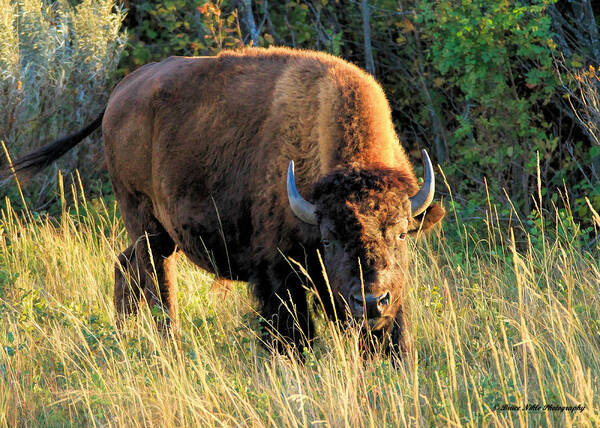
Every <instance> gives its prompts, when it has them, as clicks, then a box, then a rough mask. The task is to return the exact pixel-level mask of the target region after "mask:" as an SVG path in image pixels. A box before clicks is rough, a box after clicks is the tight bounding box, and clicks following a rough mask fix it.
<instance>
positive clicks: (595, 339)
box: [0, 189, 600, 427]
mask: <svg viewBox="0 0 600 428" xmlns="http://www.w3.org/2000/svg"><path fill="white" fill-rule="evenodd" d="M73 191H74V192H75V189H74V190H73ZM80 193H81V192H80ZM551 211H552V210H550V212H551ZM546 212H547V211H546ZM1 216H2V220H1V222H0V299H1V300H0V343H1V346H0V425H2V426H10V427H14V426H64V425H72V426H127V427H129V426H131V427H138V426H139V427H142V426H143V427H156V426H166V427H170V426H335V427H337V426H368V427H380V426H473V427H478V426H529V425H530V426H567V427H568V426H577V427H580V426H589V427H594V426H600V414H599V411H598V396H599V392H600V391H599V384H598V382H599V376H600V304H599V298H600V297H599V296H600V261H599V259H598V257H597V256H598V254H597V253H594V252H593V251H594V250H585V249H584V248H585V244H586V243H585V242H581V238H582V235H581V232H579V231H578V229H577V226H576V225H574V224H573V223H572V222H570V221H569V220H567V219H568V215H567V216H566V217H564V216H561V215H557V217H556V219H555V222H554V227H555V229H554V230H544V231H543V232H544V233H543V234H537V235H536V234H528V235H527V234H525V235H523V234H522V235H521V238H520V240H516V239H515V234H514V233H513V232H512V229H508V228H507V227H505V226H503V225H501V224H500V221H499V219H498V218H497V216H496V210H495V209H494V207H493V206H492V205H491V204H490V206H489V208H488V215H487V216H486V217H485V218H484V219H482V220H481V221H480V223H481V224H480V226H482V227H481V228H480V230H483V232H482V233H477V232H476V230H477V228H473V227H472V226H474V225H475V222H476V220H471V221H470V222H468V223H467V222H462V221H461V220H460V217H459V216H458V215H457V217H456V219H455V220H453V219H452V218H451V219H449V220H448V222H447V223H446V226H445V228H446V230H447V233H443V232H441V231H440V232H439V233H437V234H434V236H431V237H430V238H429V239H427V240H422V241H421V242H419V243H417V244H416V245H414V248H413V252H414V263H413V266H412V272H413V276H412V277H413V286H412V288H411V289H410V291H409V293H408V302H409V304H408V306H409V307H410V309H411V318H412V320H413V322H412V327H411V330H412V333H413V335H414V336H415V359H414V362H412V363H410V364H405V365H404V366H401V367H399V368H397V369H395V368H393V367H392V366H391V365H390V363H389V362H388V361H386V360H385V359H381V358H379V357H375V358H372V359H369V360H366V361H365V360H364V359H363V358H362V357H361V355H360V353H359V350H358V348H359V347H358V343H357V339H356V335H354V334H353V332H352V331H350V332H341V333H340V332H338V331H337V330H336V329H335V328H334V327H333V326H332V325H331V324H330V323H328V322H326V321H325V320H323V319H320V320H319V333H320V337H319V340H318V341H317V343H316V345H315V348H314V350H313V351H312V352H309V353H307V355H306V363H305V364H304V365H301V364H299V363H297V362H296V361H294V360H291V359H289V358H287V357H285V356H281V355H271V354H269V353H267V352H265V350H264V349H263V348H262V347H261V346H260V344H259V339H258V337H259V331H258V330H259V327H258V323H257V322H256V316H255V310H254V306H253V303H252V299H251V298H250V297H249V295H248V292H247V290H246V287H245V286H244V284H239V283H238V284H236V285H235V287H233V288H232V289H231V290H225V289H218V288H217V289H214V288H215V287H213V286H212V279H211V277H210V276H209V275H208V274H206V273H204V272H201V271H199V270H197V269H195V268H194V267H193V266H191V265H190V264H189V263H188V262H187V261H185V260H182V262H181V263H180V268H179V287H180V291H179V301H180V306H181V318H182V320H181V331H182V338H181V346H177V345H176V344H174V342H173V341H172V340H164V339H162V338H161V337H160V336H159V335H158V334H157V333H156V331H155V329H154V326H153V322H152V320H151V316H150V313H149V310H147V309H145V310H144V311H143V312H142V314H141V315H140V316H139V317H138V318H136V319H133V320H131V321H130V322H129V323H128V324H127V325H126V326H125V329H124V330H123V332H122V334H121V333H118V332H117V331H115V327H114V323H113V315H114V309H113V306H112V298H111V293H112V281H113V278H112V272H113V263H114V261H115V259H116V255H117V254H118V253H119V252H120V251H121V250H122V249H123V248H125V247H126V246H127V243H126V240H127V239H126V236H125V232H124V229H123V226H122V223H121V222H120V220H119V219H118V217H117V216H116V207H115V206H112V205H111V206H106V205H104V203H103V201H102V200H95V201H91V202H87V201H85V199H81V203H80V204H79V205H78V206H77V207H74V208H71V210H70V211H69V212H67V210H66V209H65V210H63V214H62V216H61V217H60V218H57V219H49V218H43V217H41V218H40V217H38V218H36V217H35V215H33V214H23V215H18V214H16V213H15V212H14V211H13V210H12V209H11V208H10V205H9V208H8V209H7V210H6V211H4V212H2V214H1ZM566 218H567V219H566ZM514 221H515V225H516V226H518V224H519V223H518V222H519V220H518V219H516V218H515V220H514ZM596 222H597V225H598V227H600V218H597V219H596ZM451 231H454V232H451ZM503 404H508V405H511V406H519V407H520V408H524V407H525V406H526V405H528V404H529V405H533V404H541V405H542V406H544V405H545V404H550V405H555V406H581V407H580V409H582V410H571V411H569V410H562V411H561V410H556V409H554V410H548V409H547V410H543V408H542V410H538V411H509V410H500V409H501V408H502V407H499V406H502V405H503Z"/></svg>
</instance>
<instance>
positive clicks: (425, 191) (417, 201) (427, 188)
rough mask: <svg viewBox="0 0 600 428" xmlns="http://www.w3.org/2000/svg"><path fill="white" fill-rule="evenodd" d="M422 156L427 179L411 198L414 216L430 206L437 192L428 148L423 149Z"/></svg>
mask: <svg viewBox="0 0 600 428" xmlns="http://www.w3.org/2000/svg"><path fill="white" fill-rule="evenodd" d="M421 158H422V160H423V167H424V169H425V179H424V180H425V181H424V182H423V186H422V187H421V190H419V192H418V193H417V194H416V195H415V196H413V197H412V198H410V208H411V211H412V216H413V217H416V216H418V215H419V214H421V213H422V212H423V211H425V210H426V209H427V207H429V205H430V204H431V201H433V194H434V192H435V177H434V175H433V166H432V165H431V160H430V159H429V155H428V154H427V150H421Z"/></svg>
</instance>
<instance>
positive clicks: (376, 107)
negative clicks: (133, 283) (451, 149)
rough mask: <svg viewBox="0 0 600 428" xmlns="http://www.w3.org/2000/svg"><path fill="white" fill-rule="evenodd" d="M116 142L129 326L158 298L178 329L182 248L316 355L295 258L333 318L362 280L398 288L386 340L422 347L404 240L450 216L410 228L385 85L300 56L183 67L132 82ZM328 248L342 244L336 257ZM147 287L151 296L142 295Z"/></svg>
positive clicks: (253, 56)
mask: <svg viewBox="0 0 600 428" xmlns="http://www.w3.org/2000/svg"><path fill="white" fill-rule="evenodd" d="M102 131H103V134H104V142H105V147H106V159H107V165H108V169H109V172H110V177H111V181H112V184H113V188H114V191H115V194H116V196H117V199H118V201H119V205H120V209H121V213H122V217H123V220H124V222H125V226H126V228H127V231H128V232H129V236H130V238H131V242H132V245H131V246H130V247H129V248H128V249H127V250H125V251H124V252H123V253H122V254H121V255H120V256H119V261H118V263H117V267H116V269H115V277H116V278H115V305H116V307H117V311H118V313H119V314H120V316H125V315H129V314H131V313H134V312H135V311H136V309H137V304H138V302H139V301H140V299H142V296H144V298H145V300H147V301H148V302H149V303H150V304H151V305H154V304H157V305H160V306H161V307H162V308H163V309H164V311H165V312H166V313H167V314H168V317H166V320H165V322H164V323H162V324H159V325H160V326H162V327H166V326H167V325H168V324H169V323H173V322H176V319H177V306H176V299H175V296H176V289H175V286H176V282H175V279H174V258H175V253H176V249H180V250H181V251H182V252H183V253H185V254H186V255H187V256H188V257H189V258H190V259H191V260H192V261H193V262H194V263H195V264H197V265H198V266H200V267H202V268H204V269H207V270H210V271H212V272H216V273H217V274H218V275H220V276H222V277H226V278H231V279H237V280H242V281H248V282H250V283H251V285H252V289H253V292H254V295H255V296H256V297H257V298H258V301H259V304H260V308H261V313H262V315H263V316H264V318H265V319H266V320H267V321H269V322H270V323H271V324H270V325H271V326H273V327H274V328H275V330H276V331H277V332H278V333H280V334H281V336H282V337H284V338H285V339H288V340H289V341H291V342H292V343H295V344H297V345H302V344H306V342H307V340H310V338H311V337H312V335H313V324H312V321H311V318H310V314H309V310H308V307H307V302H306V296H305V290H304V288H303V283H304V282H305V281H304V279H303V278H301V277H299V276H298V275H296V274H294V273H293V272H292V270H291V268H290V264H289V262H288V260H286V259H285V258H284V257H283V256H282V254H285V255H286V256H290V257H292V258H294V259H295V260H298V261H305V262H306V264H307V269H308V273H309V274H310V275H311V277H312V279H313V281H314V283H315V285H316V287H317V291H318V292H319V293H320V295H321V300H322V301H323V302H324V306H325V310H326V311H327V313H328V314H329V315H330V316H331V317H332V318H333V317H334V316H337V317H338V318H343V317H345V316H346V313H347V312H346V307H345V303H346V302H347V301H348V296H349V293H350V292H351V291H352V289H355V287H356V285H357V283H358V284H359V283H360V275H359V273H360V272H361V271H362V274H363V280H364V286H365V291H368V292H380V291H382V290H389V291H390V292H391V294H392V303H391V304H390V305H389V309H388V310H387V312H386V313H385V314H384V315H383V316H382V318H381V320H380V321H379V323H378V325H377V326H375V327H374V331H379V332H380V333H381V332H391V333H392V334H391V336H390V337H391V338H392V341H393V343H391V345H392V347H396V348H398V349H400V350H403V351H405V352H406V351H407V350H408V348H409V345H408V343H409V342H408V339H407V335H406V334H405V331H404V328H403V326H404V325H405V320H404V316H403V314H404V313H405V310H403V308H402V298H401V290H402V289H403V287H404V284H405V283H406V282H407V281H408V280H409V277H410V275H409V274H408V272H407V271H408V260H409V255H408V251H407V247H406V243H405V242H404V241H402V240H398V239H397V237H398V236H399V234H402V233H404V232H409V231H411V230H416V229H418V228H420V229H421V230H427V229H429V228H431V227H432V226H433V225H434V224H435V223H437V222H439V221H440V220H441V218H442V217H443V215H444V211H443V208H442V207H441V206H439V205H435V204H434V205H433V206H432V207H430V209H429V210H428V211H427V212H426V214H425V215H424V216H423V217H422V218H420V219H412V218H411V217H410V201H409V200H408V197H409V196H411V195H414V194H415V193H416V192H417V191H418V186H417V180H416V177H415V175H414V173H413V169H412V166H411V164H410V162H409V161H408V159H407V156H406V154H405V152H404V150H403V149H402V147H401V145H400V143H399V140H398V138H397V136H396V133H395V132H394V127H393V124H392V120H391V112H390V108H389V105H388V102H387V100H386V98H385V95H384V93H383V91H382V89H381V87H380V86H379V85H378V84H377V82H376V81H375V80H374V79H373V78H372V77H371V76H370V75H369V74H367V73H365V72H364V71H362V70H360V69H359V68H357V67H355V66H353V65H351V64H349V63H347V62H345V61H343V60H341V59H338V58H335V57H332V56H330V55H327V54H324V53H317V52H310V51H297V50H291V49H284V48H276V49H266V50H265V49H244V50H241V51H235V52H234V51H225V52H222V53H221V54H220V55H219V56H217V57H200V58H184V57H172V58H168V59H166V60H164V61H162V62H160V63H153V64H148V65H145V66H143V67H141V68H140V69H138V70H137V71H135V72H134V73H132V74H130V75H128V76H127V77H126V78H125V79H123V80H122V81H121V82H120V83H119V85H118V86H117V87H116V88H115V90H114V92H113V93H112V95H111V97H110V100H109V102H108V105H107V107H106V112H105V114H104V120H103V123H102ZM291 159H293V160H294V161H295V163H296V182H297V186H298V189H299V191H300V193H301V194H302V195H304V197H305V198H306V199H308V200H309V201H311V202H313V203H314V204H315V205H316V206H317V212H318V215H319V219H320V224H319V227H316V226H312V225H309V224H304V223H302V222H301V221H300V220H299V219H297V218H296V217H295V216H294V214H293V213H292V211H291V210H290V207H289V204H288V199H287V193H286V185H285V182H286V180H285V177H286V169H287V166H288V162H289V161H290V160H291ZM146 234H147V238H146ZM322 239H327V240H330V239H331V240H333V241H334V242H335V243H334V244H332V245H331V246H330V247H331V248H329V247H328V248H323V247H322V245H321V240H322ZM148 244H149V245H150V248H148ZM149 249H150V250H151V253H152V257H153V259H152V260H151V259H150V257H149V252H148V250H149ZM317 250H321V251H322V252H323V253H324V258H325V264H326V267H327V272H328V274H329V280H330V282H331V286H332V289H333V292H334V299H335V303H334V304H333V305H332V304H331V303H330V302H331V299H330V298H329V296H328V294H327V292H326V290H327V288H326V285H325V283H324V280H323V277H322V274H321V266H320V264H319V262H318V259H317V257H316V252H317ZM359 263H360V268H359ZM153 269H155V270H156V274H157V278H156V279H158V281H155V280H154V279H153V274H152V271H153ZM132 276H133V277H134V278H135V279H136V280H137V282H138V283H139V284H140V287H139V288H136V289H131V288H130V287H129V286H128V285H127V279H128V278H129V277H132ZM155 284H158V288H157V287H156V286H155ZM353 287H354V288H353ZM286 306H287V307H288V308H289V307H291V308H292V309H293V311H294V312H295V317H296V318H297V319H298V321H299V323H300V329H298V326H297V325H296V323H294V321H293V319H292V318H293V317H292V315H290V313H289V311H288V310H287V309H286Z"/></svg>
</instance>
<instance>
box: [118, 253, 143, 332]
mask: <svg viewBox="0 0 600 428" xmlns="http://www.w3.org/2000/svg"><path fill="white" fill-rule="evenodd" d="M140 295H141V289H140V275H139V271H138V269H137V263H135V247H134V245H130V246H129V247H128V248H127V249H126V250H125V251H123V252H122V253H121V254H119V257H118V260H117V262H116V263H115V289H114V295H113V298H114V304H115V311H116V323H117V327H118V328H121V326H122V325H123V322H124V321H125V319H126V318H127V317H128V316H130V315H135V314H136V313H137V311H138V305H139V301H140Z"/></svg>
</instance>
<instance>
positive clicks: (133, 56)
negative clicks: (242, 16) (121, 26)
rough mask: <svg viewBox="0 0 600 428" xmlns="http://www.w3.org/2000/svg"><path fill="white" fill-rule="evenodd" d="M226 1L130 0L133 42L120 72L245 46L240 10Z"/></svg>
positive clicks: (130, 24) (129, 46)
mask: <svg viewBox="0 0 600 428" xmlns="http://www.w3.org/2000/svg"><path fill="white" fill-rule="evenodd" d="M224 3H225V2H224V1H223V0H218V1H216V2H214V3H213V2H206V1H204V0H169V1H166V2H155V1H152V0H143V1H139V2H130V5H129V7H130V10H129V15H128V18H127V21H126V22H127V24H128V25H129V26H130V41H129V45H128V47H127V50H126V53H125V55H124V57H123V61H122V62H121V72H122V73H127V72H130V71H133V70H134V69H135V68H136V67H138V66H140V65H143V64H146V63H148V62H151V61H160V60H162V59H165V58H167V57H169V56H171V55H184V56H192V55H210V54H215V53H218V52H219V51H220V50H221V49H224V48H234V47H239V46H242V45H243V43H242V42H241V41H240V38H241V30H240V28H239V22H238V17H237V11H236V10H234V9H231V8H227V6H226V5H224Z"/></svg>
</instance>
